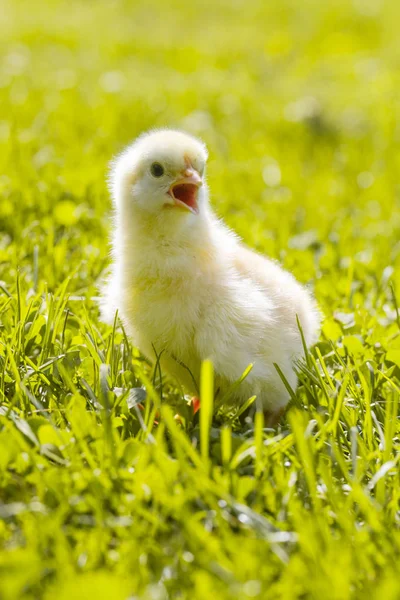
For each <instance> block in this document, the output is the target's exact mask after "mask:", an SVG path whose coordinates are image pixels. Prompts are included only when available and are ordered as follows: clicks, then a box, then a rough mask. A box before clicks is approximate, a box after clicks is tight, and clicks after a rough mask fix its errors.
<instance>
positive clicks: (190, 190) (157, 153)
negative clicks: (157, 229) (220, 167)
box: [110, 130, 207, 218]
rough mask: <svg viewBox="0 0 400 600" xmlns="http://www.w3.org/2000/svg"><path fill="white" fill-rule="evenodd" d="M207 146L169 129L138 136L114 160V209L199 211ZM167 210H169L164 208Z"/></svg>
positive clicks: (182, 214) (203, 193)
mask: <svg viewBox="0 0 400 600" xmlns="http://www.w3.org/2000/svg"><path fill="white" fill-rule="evenodd" d="M206 161H207V150H206V147H205V146H204V144H203V143H202V142H200V141H199V140H197V139H196V138H194V137H192V136H190V135H188V134H186V133H183V132H180V131H172V130H160V131H152V132H150V133H147V134H144V135H142V136H140V137H139V138H138V139H137V140H136V141H135V142H134V143H133V144H132V145H131V146H129V147H128V148H127V149H126V150H125V151H124V152H123V153H122V154H121V155H120V156H119V157H118V158H117V159H116V161H115V162H114V163H113V165H112V170H111V177H110V184H111V192H112V195H113V199H114V202H115V204H116V207H117V209H118V208H120V209H122V208H130V209H131V210H137V211H144V212H145V213H147V214H151V213H154V214H156V215H157V216H160V215H161V216H163V215H167V214H168V218H171V216H172V215H171V211H173V215H174V216H176V218H182V217H189V215H192V218H194V216H196V215H198V214H199V213H200V212H201V211H202V208H203V207H204V205H205V203H206V201H207V193H206V189H205V182H204V170H205V165H206ZM166 211H168V212H166Z"/></svg>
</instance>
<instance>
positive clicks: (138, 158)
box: [102, 130, 320, 417]
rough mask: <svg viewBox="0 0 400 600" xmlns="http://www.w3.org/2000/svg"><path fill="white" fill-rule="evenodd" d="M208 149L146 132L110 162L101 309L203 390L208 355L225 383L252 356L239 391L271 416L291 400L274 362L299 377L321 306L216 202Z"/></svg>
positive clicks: (181, 136)
mask: <svg viewBox="0 0 400 600" xmlns="http://www.w3.org/2000/svg"><path fill="white" fill-rule="evenodd" d="M206 161H207V150H206V148H205V146H204V144H203V143H202V142H200V141H199V140H197V139H196V138H194V137H192V136H190V135H187V134H186V133H183V132H179V131H173V130H159V131H152V132H150V133H147V134H144V135H142V136H140V137H139V138H138V139H137V140H136V141H135V142H134V143H133V144H132V145H131V146H129V147H128V148H127V149H126V150H125V151H124V152H123V153H122V154H121V155H120V156H119V157H118V158H117V159H116V160H115V161H114V162H113V164H112V169H111V176H110V187H111V193H112V197H113V201H114V207H115V222H114V232H113V263H112V272H111V275H110V277H109V279H108V281H107V283H106V285H105V287H104V293H103V302H102V307H103V316H104V317H107V315H108V317H109V318H112V317H113V316H114V313H115V310H117V309H118V311H119V315H120V317H121V318H122V321H123V323H124V325H125V327H126V328H127V331H128V333H129V335H130V336H131V337H132V339H133V341H134V343H135V344H136V345H137V347H138V348H139V349H140V350H141V351H142V352H143V353H144V355H146V356H147V357H148V358H149V359H150V360H154V359H155V354H154V350H155V351H156V352H157V354H158V355H160V354H161V353H162V356H161V366H162V367H163V368H164V369H166V371H167V372H169V373H170V374H171V375H173V376H175V377H176V378H177V379H178V381H179V382H180V383H181V384H183V386H184V388H186V390H187V391H188V392H190V393H192V394H194V395H195V394H196V386H195V385H194V382H193V378H192V375H193V377H194V379H195V380H196V381H197V382H198V381H199V375H200V365H201V361H202V360H204V359H206V358H210V359H211V360H212V362H213V364H214V370H215V379H216V380H215V389H216V390H218V389H219V390H220V391H219V393H220V394H223V393H224V391H225V390H227V389H229V386H230V385H231V384H232V383H233V382H234V381H236V380H237V379H238V378H239V377H240V375H241V374H242V373H243V371H244V370H245V369H246V367H247V366H248V365H249V364H250V363H252V364H253V368H252V370H251V372H250V373H249V375H248V376H247V378H246V379H245V380H244V381H243V382H242V383H241V384H240V385H239V387H238V388H237V389H236V390H235V391H234V393H233V398H232V401H233V402H236V403H243V402H245V401H246V400H247V398H249V397H250V396H252V395H254V394H255V395H257V402H258V405H259V406H260V407H262V408H263V410H264V411H265V412H266V413H268V414H269V416H270V417H273V416H274V415H275V416H276V415H278V414H279V413H280V412H281V411H282V409H283V408H284V407H285V405H286V404H287V402H288V399H289V397H288V393H287V391H286V389H285V386H284V385H283V383H282V381H281V379H280V377H279V375H278V373H277V371H276V369H275V367H274V365H273V363H277V364H278V365H279V366H280V368H281V370H282V371H283V373H284V374H285V376H286V378H287V380H288V381H289V383H290V384H291V386H292V387H293V388H295V387H296V385H297V378H296V374H295V372H294V370H293V364H294V361H295V360H296V359H297V358H299V357H300V356H301V355H302V342H301V336H300V332H299V329H298V326H297V320H296V315H297V316H298V318H299V320H300V323H301V326H302V329H303V332H304V336H305V340H306V343H307V344H308V345H311V344H313V343H314V342H316V340H317V338H318V334H319V326H320V315H319V312H318V309H317V307H316V304H315V302H314V300H313V299H312V297H311V295H310V294H309V293H308V291H307V290H306V289H305V288H304V287H303V286H301V285H300V284H299V283H298V282H297V281H296V280H295V279H294V277H293V276H292V275H290V274H289V273H287V272H286V271H284V270H283V269H282V268H281V267H280V266H279V265H278V264H277V263H275V262H273V261H271V260H269V259H267V258H264V257H263V256H261V255H259V254H257V253H255V252H253V251H252V250H250V249H249V248H247V247H246V246H244V244H243V243H242V242H241V241H240V240H239V239H238V238H237V236H236V235H235V234H234V233H233V232H232V231H230V230H229V229H228V228H227V227H226V226H225V225H224V224H223V223H222V222H221V221H220V220H219V219H218V218H217V217H216V216H215V215H214V213H213V212H212V210H211V208H210V206H209V198H208V189H207V186H206V183H205V175H204V170H205V165H206Z"/></svg>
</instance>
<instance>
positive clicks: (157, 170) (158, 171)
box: [150, 162, 164, 177]
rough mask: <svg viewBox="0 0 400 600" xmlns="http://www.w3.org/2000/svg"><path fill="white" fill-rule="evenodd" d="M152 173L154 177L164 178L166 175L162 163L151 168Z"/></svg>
mask: <svg viewBox="0 0 400 600" xmlns="http://www.w3.org/2000/svg"><path fill="white" fill-rule="evenodd" d="M150 173H151V174H152V175H153V177H162V176H163V175H164V167H163V166H162V165H161V164H160V163H158V162H154V163H153V164H152V165H151V167H150Z"/></svg>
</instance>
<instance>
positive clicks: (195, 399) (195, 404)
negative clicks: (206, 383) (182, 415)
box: [192, 396, 200, 415]
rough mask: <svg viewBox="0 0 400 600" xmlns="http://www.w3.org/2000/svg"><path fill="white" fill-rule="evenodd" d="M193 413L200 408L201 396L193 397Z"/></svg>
mask: <svg viewBox="0 0 400 600" xmlns="http://www.w3.org/2000/svg"><path fill="white" fill-rule="evenodd" d="M192 408H193V414H194V415H195V414H196V413H197V411H198V410H199V408H200V398H198V397H197V396H193V398H192Z"/></svg>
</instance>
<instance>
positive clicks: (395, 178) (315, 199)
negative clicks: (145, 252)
mask: <svg viewBox="0 0 400 600" xmlns="http://www.w3.org/2000/svg"><path fill="white" fill-rule="evenodd" d="M1 15H2V18H1V20H0V50H1V56H2V59H3V60H2V62H1V65H0V105H1V107H2V111H1V116H0V173H1V175H0V194H1V197H0V279H1V289H0V403H1V405H0V548H1V549H0V597H1V599H2V600H14V599H16V598H24V599H29V600H34V599H35V600H36V599H41V598H44V599H45V600H50V599H57V600H64V599H68V600H70V599H71V598H74V599H77V600H81V599H82V600H83V599H85V600H86V599H92V598H96V600H103V599H104V600H105V599H107V600H108V599H109V598H112V599H113V600H128V598H129V599H130V600H133V599H138V598H140V599H144V600H147V599H154V600H164V599H167V598H182V599H186V598H187V599H190V600H204V599H208V598H218V599H219V598H221V599H232V600H242V599H247V598H261V599H264V598H271V599H285V600H287V599H289V600H290V599H295V598H296V599H297V598H299V599H300V598H301V599H308V598H312V599H315V600H321V599H322V598H323V599H324V600H330V599H332V600H343V599H346V598H362V599H363V600H364V599H366V598H372V599H376V600H378V599H381V598H385V599H386V598H387V599H389V600H391V599H392V600H396V599H397V598H399V597H400V581H399V578H398V564H399V558H400V531H399V521H400V513H399V499H400V486H399V465H398V457H399V448H400V443H399V421H398V409H399V396H400V314H399V306H400V275H399V272H400V271H399V266H400V241H399V240H400V181H399V173H400V152H399V141H400V129H399V123H400V94H399V89H400V68H399V67H400V50H399V45H398V21H399V18H400V7H399V6H398V3H396V2H395V1H394V0H393V2H390V0H388V1H387V2H386V3H385V2H383V1H382V2H381V1H379V0H362V1H361V0H360V1H358V0H354V2H348V1H347V0H346V1H345V0H330V1H328V2H319V1H317V0H315V1H314V0H306V1H305V2H296V1H295V0H280V1H279V2H264V1H261V0H259V1H257V0H251V1H247V2H244V0H243V1H242V0H237V1H233V0H221V1H219V2H211V1H210V2H209V1H205V2H197V1H194V2H183V1H178V0H172V1H171V2H164V1H163V0H150V1H144V0H143V1H138V2H133V1H130V2H128V1H127V0H126V1H124V0H114V1H110V0H107V1H105V0H104V1H102V0H99V1H97V2H90V1H86V2H85V1H84V0H80V1H77V0H69V1H68V2H64V1H61V0H60V1H55V0H54V1H50V0H48V1H46V0H37V1H36V2H34V3H31V4H28V3H26V2H23V1H22V0H9V2H5V1H4V0H3V2H2V3H1ZM164 125H169V126H177V127H180V128H184V129H187V130H189V131H191V132H192V133H194V134H197V135H200V136H201V137H202V138H203V139H204V140H205V142H206V143H207V144H208V146H209V150H210V163H209V169H208V179H209V184H210V187H211V190H212V201H213V204H214V206H215V209H216V211H217V212H218V214H220V215H221V216H222V217H223V218H224V219H225V220H226V222H227V223H228V224H229V225H230V226H231V227H233V228H234V229H235V230H236V231H237V232H238V233H239V234H240V235H241V236H242V237H243V238H244V240H245V241H246V242H247V243H248V244H249V245H251V246H252V247H254V248H257V249H258V250H260V251H262V252H265V253H267V254H269V255H270V256H272V257H274V258H277V259H279V260H280V261H281V262H282V263H283V264H284V265H285V266H286V267H287V268H288V269H290V270H291V271H292V272H293V273H294V274H295V275H296V276H297V277H298V278H299V279H300V280H301V281H302V282H304V283H308V284H310V285H311V286H312V287H313V289H314V290H315V294H316V297H317V299H318V302H319V303H320V306H321V308H322V310H323V312H324V314H325V316H326V318H325V322H324V326H323V331H322V335H321V340H320V343H319V344H318V345H317V347H316V348H315V349H314V350H313V351H312V353H311V354H308V356H306V357H305V359H304V361H303V363H302V364H301V365H300V366H299V370H300V387H299V390H298V392H297V393H296V395H295V396H294V397H293V398H292V400H291V403H290V407H289V411H288V412H287V415H286V417H285V419H284V420H283V422H282V425H281V427H280V428H279V429H277V430H275V431H273V430H265V429H264V427H263V423H262V420H261V419H260V418H259V417H258V418H257V420H256V421H255V423H254V426H250V425H249V424H247V425H245V426H241V425H240V424H239V422H238V419H237V415H235V414H231V413H229V412H227V411H224V410H223V409H222V410H221V409H220V408H219V407H218V406H215V405H214V407H213V398H212V369H211V367H210V365H208V364H206V365H205V367H204V371H203V377H202V392H203V396H204V398H206V399H207V401H206V402H205V410H204V411H203V413H202V414H201V415H200V419H198V417H196V418H193V416H192V414H191V411H190V410H189V408H188V407H187V405H186V403H185V402H184V400H183V399H182V396H181V393H180V392H179V391H178V390H176V389H175V388H174V387H173V384H172V382H171V381H169V380H168V379H167V377H166V375H165V374H162V375H163V377H162V382H161V380H160V373H159V371H158V369H157V368H152V367H150V366H149V365H147V363H146V362H145V361H144V360H143V359H142V358H141V356H140V354H139V353H138V351H137V350H136V349H135V348H133V347H132V346H131V344H130V341H129V340H127V339H126V337H125V335H124V332H123V331H122V329H121V327H120V325H119V324H118V323H117V324H116V327H115V328H114V329H113V328H112V327H108V326H105V325H104V324H102V323H101V321H100V320H99V312H98V308H97V303H96V299H95V297H96V295H97V293H98V292H97V285H98V283H99V281H100V280H101V276H102V273H103V272H104V270H105V269H106V267H107V264H108V248H107V243H106V239H107V236H108V232H109V228H110V219H109V217H110V201H109V197H108V193H107V189H106V185H105V176H106V172H107V163H108V161H109V160H110V158H111V157H112V155H113V154H114V153H116V152H118V151H119V150H120V149H121V148H122V147H123V146H124V144H126V143H127V142H128V141H130V140H132V139H133V138H134V137H135V136H136V135H137V134H138V133H139V132H141V131H143V130H146V129H148V128H150V127H154V126H164ZM396 289H397V300H396ZM142 387H145V388H146V390H147V400H146V402H145V403H144V404H145V406H144V411H142V412H141V411H139V410H138V409H137V407H136V406H135V404H136V402H137V401H139V400H140V399H141V395H140V394H141V392H139V391H134V392H132V391H131V392H129V390H132V388H136V390H137V389H138V388H142ZM161 395H162V403H160V396H161ZM158 410H160V415H159V416H157V419H156V420H157V421H158V425H157V424H154V419H155V415H156V411H158ZM177 413H179V415H180V419H179V420H177V419H176V418H174V416H175V414H177Z"/></svg>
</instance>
